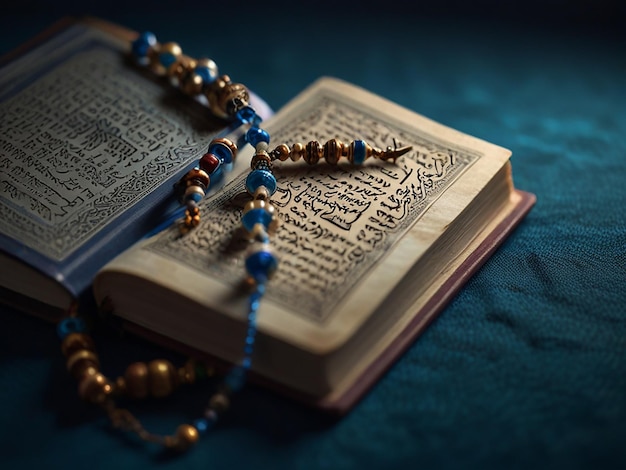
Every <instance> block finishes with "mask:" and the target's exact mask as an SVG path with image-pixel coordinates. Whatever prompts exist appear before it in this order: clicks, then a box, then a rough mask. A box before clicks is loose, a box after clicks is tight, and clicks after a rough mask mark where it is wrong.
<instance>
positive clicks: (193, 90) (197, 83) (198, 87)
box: [178, 72, 204, 96]
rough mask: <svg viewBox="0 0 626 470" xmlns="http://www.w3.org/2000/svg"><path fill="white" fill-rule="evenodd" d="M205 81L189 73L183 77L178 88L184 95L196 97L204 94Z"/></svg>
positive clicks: (195, 74)
mask: <svg viewBox="0 0 626 470" xmlns="http://www.w3.org/2000/svg"><path fill="white" fill-rule="evenodd" d="M203 84H204V80H202V77H201V76H200V75H198V74H197V73H192V72H190V73H188V74H186V75H184V76H183V77H181V79H180V80H179V83H178V86H179V88H180V89H181V91H182V92H183V93H185V94H186V95H189V96H196V95H199V94H200V93H202V85H203Z"/></svg>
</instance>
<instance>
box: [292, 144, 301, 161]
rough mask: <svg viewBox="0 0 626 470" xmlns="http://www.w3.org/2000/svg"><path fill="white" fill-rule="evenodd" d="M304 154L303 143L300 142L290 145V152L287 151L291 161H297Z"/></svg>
mask: <svg viewBox="0 0 626 470" xmlns="http://www.w3.org/2000/svg"><path fill="white" fill-rule="evenodd" d="M303 155H304V145H303V144H301V143H300V142H298V143H296V144H293V146H292V147H291V152H289V157H290V158H291V160H292V161H294V162H296V161H298V160H299V159H300V158H301V157H302V156H303Z"/></svg>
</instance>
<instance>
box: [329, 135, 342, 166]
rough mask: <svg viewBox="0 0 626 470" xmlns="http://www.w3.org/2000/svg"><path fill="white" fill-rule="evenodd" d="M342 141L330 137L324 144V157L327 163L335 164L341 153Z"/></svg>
mask: <svg viewBox="0 0 626 470" xmlns="http://www.w3.org/2000/svg"><path fill="white" fill-rule="evenodd" d="M343 147H344V146H343V142H341V141H340V140H338V139H331V140H329V141H328V142H326V143H325V144H324V159H325V160H326V162H327V163H328V164H329V165H336V164H337V162H338V161H339V159H340V158H341V155H342V154H343Z"/></svg>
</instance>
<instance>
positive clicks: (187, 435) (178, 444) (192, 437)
mask: <svg viewBox="0 0 626 470" xmlns="http://www.w3.org/2000/svg"><path fill="white" fill-rule="evenodd" d="M199 437H200V435H199V434H198V430H197V429H196V428H194V427H193V426H191V425H189V424H181V425H180V426H178V428H177V429H176V435H175V436H174V438H173V439H168V440H167V442H166V445H167V446H168V447H170V448H172V449H174V450H177V451H178V452H184V451H186V450H188V449H190V448H191V447H193V446H194V445H195V444H196V442H198V438H199Z"/></svg>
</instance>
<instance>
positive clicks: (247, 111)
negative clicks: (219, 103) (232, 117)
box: [237, 106, 256, 124]
mask: <svg viewBox="0 0 626 470" xmlns="http://www.w3.org/2000/svg"><path fill="white" fill-rule="evenodd" d="M255 116H256V111H255V110H254V108H253V107H252V106H244V107H243V108H241V109H240V110H239V111H237V119H239V120H240V121H241V122H243V123H244V124H250V123H252V122H254V118H255Z"/></svg>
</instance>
